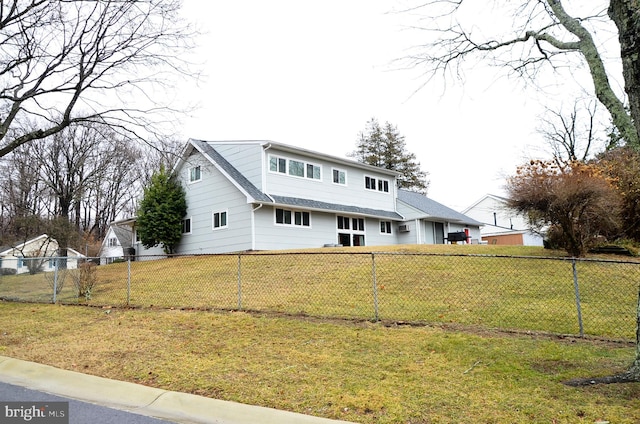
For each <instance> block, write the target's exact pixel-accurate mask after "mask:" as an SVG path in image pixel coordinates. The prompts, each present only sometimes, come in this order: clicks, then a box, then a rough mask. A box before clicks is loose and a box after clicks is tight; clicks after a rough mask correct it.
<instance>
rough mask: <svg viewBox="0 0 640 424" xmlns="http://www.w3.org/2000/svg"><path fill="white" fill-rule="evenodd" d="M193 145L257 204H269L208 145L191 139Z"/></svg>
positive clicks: (245, 178)
mask: <svg viewBox="0 0 640 424" xmlns="http://www.w3.org/2000/svg"><path fill="white" fill-rule="evenodd" d="M191 142H192V143H193V144H194V145H197V146H198V148H199V150H200V151H201V152H202V153H203V154H204V155H206V156H208V157H209V159H211V160H212V161H213V162H215V163H217V164H218V166H220V168H222V169H223V170H224V171H225V172H226V173H227V174H228V175H229V176H230V177H231V178H233V179H234V180H235V182H236V183H237V184H238V185H239V186H240V187H242V188H243V189H244V191H246V192H247V193H248V194H249V196H251V197H252V198H253V199H255V200H256V201H258V202H269V203H270V202H271V199H270V198H269V196H267V195H266V194H264V193H263V192H262V191H260V190H258V188H257V187H256V186H255V185H253V183H252V182H251V181H249V180H248V179H247V177H245V176H244V175H242V173H241V172H240V171H238V170H237V169H236V168H235V167H234V166H233V165H231V164H230V163H229V162H228V161H227V160H226V159H225V158H224V157H223V156H222V155H221V154H220V153H218V152H217V151H216V149H214V148H213V147H211V146H210V145H209V143H207V142H206V141H202V140H195V139H191Z"/></svg>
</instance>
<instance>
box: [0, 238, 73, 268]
mask: <svg viewBox="0 0 640 424" xmlns="http://www.w3.org/2000/svg"><path fill="white" fill-rule="evenodd" d="M59 249H60V247H59V245H58V242H57V241H56V240H55V239H53V238H51V237H49V236H48V235H46V234H42V235H40V236H38V237H36V238H34V239H31V240H28V241H26V242H24V243H20V244H17V245H15V246H5V247H0V269H2V273H7V272H11V273H13V272H15V273H17V274H22V273H26V272H29V268H33V267H35V268H36V269H38V270H39V271H53V270H54V269H55V265H56V260H57V257H58V255H59ZM66 258H67V269H76V268H77V267H78V260H80V259H82V258H85V255H83V254H81V253H80V252H78V251H76V250H74V249H71V248H67V254H66ZM9 270H10V271H9Z"/></svg>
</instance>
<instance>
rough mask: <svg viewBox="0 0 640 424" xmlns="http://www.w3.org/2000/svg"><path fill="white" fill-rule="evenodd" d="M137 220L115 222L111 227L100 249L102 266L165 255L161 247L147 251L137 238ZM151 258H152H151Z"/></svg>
mask: <svg viewBox="0 0 640 424" xmlns="http://www.w3.org/2000/svg"><path fill="white" fill-rule="evenodd" d="M135 223H136V220H135V218H129V219H123V220H120V221H114V222H112V223H111V224H110V225H109V229H108V230H107V234H106V235H105V238H104V240H102V246H101V247H100V253H99V256H100V265H105V264H110V263H113V261H115V260H126V259H128V258H136V259H137V260H144V259H147V256H148V255H151V256H154V257H156V256H162V257H164V256H165V254H164V252H163V250H162V248H160V247H156V248H152V249H145V248H144V246H142V244H141V243H140V241H139V240H138V238H137V234H136V231H135ZM149 258H150V257H149Z"/></svg>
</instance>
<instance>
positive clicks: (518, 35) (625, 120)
mask: <svg viewBox="0 0 640 424" xmlns="http://www.w3.org/2000/svg"><path fill="white" fill-rule="evenodd" d="M622 3H624V4H626V5H627V7H633V6H629V5H631V4H632V3H633V2H631V1H628V0H627V1H625V0H616V1H611V8H610V9H609V15H612V9H614V6H615V5H616V4H618V5H619V4H622ZM636 3H637V2H636ZM463 4H465V5H466V4H469V2H464V0H459V1H455V2H452V1H438V0H433V1H431V2H428V3H426V4H423V5H421V6H419V7H421V8H423V9H425V10H427V13H428V14H429V15H430V16H431V19H430V21H429V22H430V23H429V25H427V26H422V27H419V28H420V29H421V30H423V31H425V32H427V33H430V34H431V35H433V36H434V38H433V40H432V41H431V42H429V43H427V44H424V45H422V46H420V47H419V48H418V53H417V54H413V55H410V56H409V57H407V58H406V59H407V60H408V61H409V63H410V65H411V66H413V67H421V68H424V69H426V72H427V75H428V76H429V77H430V78H431V77H433V76H436V75H445V74H447V73H449V72H452V71H453V72H454V74H456V75H460V68H459V67H460V66H462V64H463V63H465V61H467V60H477V61H488V62H489V63H490V64H493V65H497V66H500V67H503V68H506V69H510V70H511V71H512V72H515V73H516V74H517V75H519V76H521V77H524V78H525V79H526V80H529V81H530V80H534V79H535V78H536V76H537V75H538V72H539V70H541V69H542V68H543V67H549V68H550V69H557V67H559V66H575V63H576V62H575V61H574V62H570V61H565V62H564V63H563V62H562V61H561V60H560V59H561V58H562V57H566V58H567V59H569V58H570V57H571V56H575V57H576V58H578V59H579V60H580V61H582V62H583V63H585V64H586V65H587V66H588V68H589V72H590V75H591V80H592V82H593V87H594V94H595V96H596V97H597V98H598V100H599V101H600V102H601V103H602V104H603V105H604V106H605V108H606V109H607V111H608V112H609V113H610V114H611V117H612V120H613V123H614V125H615V126H616V128H618V130H619V131H620V134H621V135H622V137H623V139H624V141H625V142H626V143H627V144H628V145H632V146H635V147H639V148H640V137H639V136H638V134H639V132H640V123H638V122H639V121H640V82H637V83H636V85H635V87H637V88H636V91H637V92H638V94H637V98H638V102H637V109H638V110H637V113H636V114H634V111H633V101H632V102H631V104H632V108H631V109H632V113H631V115H630V114H629V112H628V111H627V110H626V109H625V104H624V99H623V98H620V97H619V96H618V95H616V93H615V91H614V90H613V88H612V85H611V82H610V81H609V76H608V74H607V69H606V67H605V64H604V62H603V60H602V57H601V54H600V52H599V51H598V47H597V45H596V43H595V41H594V39H593V36H592V33H591V32H590V31H589V29H588V28H587V27H586V26H585V25H584V23H585V22H588V21H590V20H592V19H593V20H602V19H603V18H604V17H605V16H606V13H605V11H601V12H598V13H595V14H592V15H590V16H586V17H582V18H575V17H573V16H571V15H569V14H568V13H567V11H566V10H565V9H564V7H563V2H562V1H561V0H535V1H522V2H521V3H517V4H518V6H517V7H516V8H515V9H514V11H513V27H512V31H505V32H504V33H501V34H496V35H494V36H491V35H484V34H482V33H481V31H479V30H478V29H477V28H474V26H472V25H471V24H469V23H464V21H459V20H456V16H457V14H458V13H460V12H461V10H462V6H463ZM499 4H500V5H499V6H498V7H499V8H501V10H503V9H504V10H508V9H509V7H513V3H512V2H506V1H505V2H500V3H499ZM635 8H636V13H638V10H637V9H638V6H637V5H636V6H635ZM619 9H620V8H617V9H615V11H617V12H616V13H617V14H618V15H621V14H623V13H627V12H621V11H620V10H619ZM431 10H434V11H433V12H432V11H431ZM446 18H448V20H447V19H446ZM614 21H615V19H614ZM616 25H617V26H618V28H619V29H620V28H622V26H621V24H620V23H617V22H616ZM634 31H635V33H638V32H639V31H637V29H636V30H634ZM489 32H490V31H489ZM631 32H633V31H631ZM634 40H636V41H633V42H629V43H628V44H630V45H633V46H635V47H634V48H635V51H636V52H637V49H638V47H639V46H640V35H637V37H636V38H634ZM637 56H638V55H637V54H635V56H634V55H632V54H629V57H630V59H629V60H630V61H632V60H633V58H635V57H637ZM571 63H573V65H572V64H571ZM634 63H635V62H634ZM623 64H624V60H623ZM631 67H632V68H633V66H631ZM634 69H640V60H638V61H637V66H636V67H635V68H634ZM637 74H638V75H640V71H637ZM636 79H638V78H636ZM630 80H634V79H633V78H630ZM625 81H626V86H627V87H626V91H627V94H629V96H630V98H632V94H630V93H631V92H630V90H629V87H630V86H631V85H632V84H631V83H630V82H629V81H627V78H625ZM632 116H635V117H636V119H635V120H634V119H632ZM634 121H635V122H636V125H638V127H637V128H636V127H635V126H634Z"/></svg>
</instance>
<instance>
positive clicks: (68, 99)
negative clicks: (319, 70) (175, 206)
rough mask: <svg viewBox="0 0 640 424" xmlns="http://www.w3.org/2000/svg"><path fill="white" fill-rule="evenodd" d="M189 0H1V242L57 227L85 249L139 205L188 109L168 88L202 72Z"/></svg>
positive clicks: (62, 237) (65, 240)
mask: <svg viewBox="0 0 640 424" xmlns="http://www.w3.org/2000/svg"><path fill="white" fill-rule="evenodd" d="M181 7H182V2H181V1H180V0H136V1H129V0H124V1H98V2H96V1H88V0H66V1H50V0H10V1H3V2H0V245H7V244H13V243H15V242H23V241H26V240H27V239H29V238H30V237H32V236H35V235H38V234H42V233H45V232H46V233H47V234H49V235H50V236H52V237H54V238H56V240H57V241H58V242H59V243H60V245H61V246H62V247H63V248H66V247H67V246H68V247H76V248H78V247H80V243H79V239H80V238H81V237H84V238H85V240H87V241H88V240H90V239H95V240H100V239H101V238H102V237H103V236H104V234H105V232H106V229H107V225H108V223H109V221H111V220H113V219H115V218H116V217H118V216H119V215H123V214H126V215H131V214H133V213H134V211H135V207H136V205H135V199H136V198H137V196H138V195H139V193H140V192H141V190H142V185H143V183H144V182H145V181H146V180H148V179H149V177H150V173H151V172H152V171H153V170H154V169H157V168H158V166H159V164H160V163H161V162H163V161H165V162H166V160H167V159H170V160H171V158H170V156H171V154H169V155H168V156H167V155H164V153H163V152H173V151H174V150H175V149H173V147H175V146H171V143H167V142H165V141H164V140H167V138H168V137H169V136H168V135H169V134H172V133H173V131H174V128H175V122H176V119H177V118H178V116H179V115H180V114H181V113H184V112H185V111H186V110H187V109H188V106H187V105H186V104H180V103H178V100H177V99H176V96H174V95H169V94H173V93H172V90H173V87H174V86H175V85H176V81H177V80H178V79H180V78H191V77H194V76H197V71H195V70H194V69H192V66H190V64H189V63H188V61H187V60H186V59H185V55H184V54H185V53H188V51H189V49H190V48H191V47H192V46H193V42H194V36H195V35H197V31H195V30H193V29H192V26H191V25H190V23H188V22H186V21H184V20H183V19H182V17H181V15H180V9H181ZM167 146H168V148H167ZM155 149H157V150H155ZM163 155H164V156H165V157H163ZM85 245H86V242H83V243H82V244H81V246H82V247H84V246H85ZM81 250H83V251H84V249H81ZM94 253H95V252H94Z"/></svg>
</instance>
